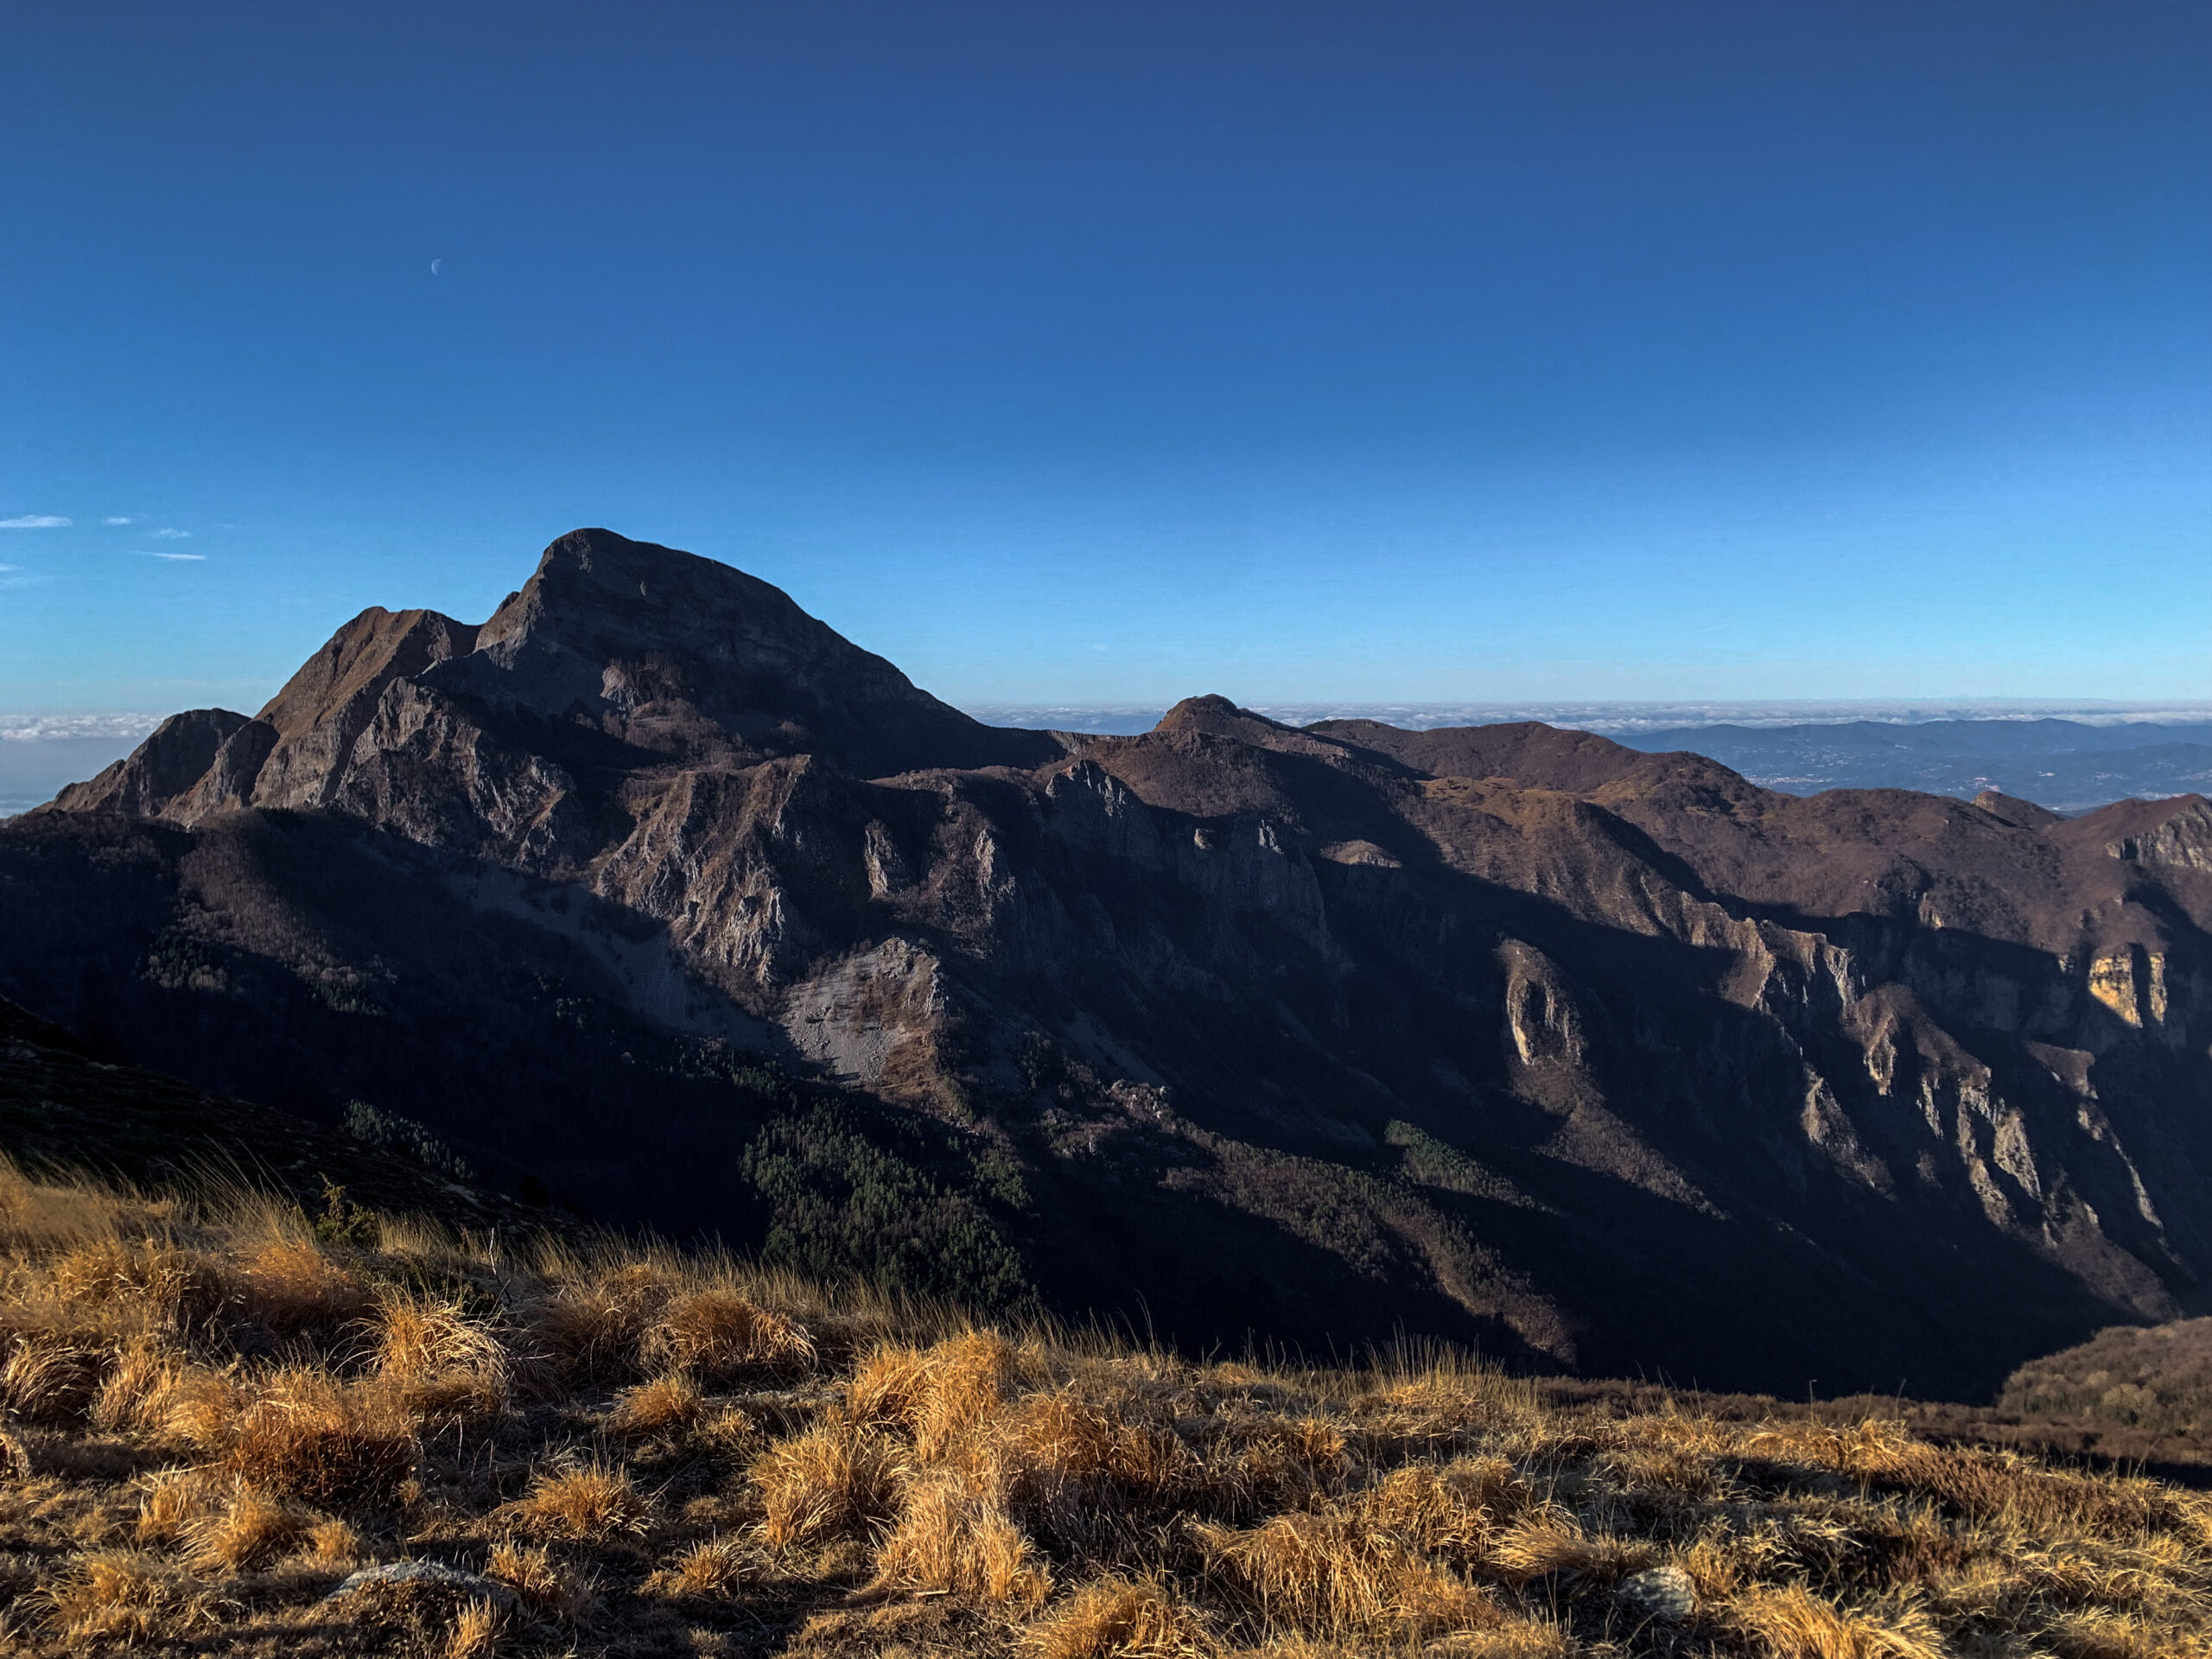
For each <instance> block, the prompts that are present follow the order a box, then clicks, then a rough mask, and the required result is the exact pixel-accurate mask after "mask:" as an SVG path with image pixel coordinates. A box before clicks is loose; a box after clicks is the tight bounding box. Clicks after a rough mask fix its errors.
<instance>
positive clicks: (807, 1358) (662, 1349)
mask: <svg viewBox="0 0 2212 1659" xmlns="http://www.w3.org/2000/svg"><path fill="white" fill-rule="evenodd" d="M642 1351H643V1353H644V1356H645V1358H646V1359H647V1360H648V1361H656V1362H658V1363H662V1364H665V1365H668V1366H670V1367H672V1368H673V1369H675V1370H680V1371H684V1372H688V1373H690V1375H691V1376H696V1377H697V1378H698V1379H699V1380H700V1381H702V1382H706V1383H728V1382H730V1381H732V1380H733V1379H734V1378H737V1377H740V1376H744V1375H746V1374H747V1373H748V1372H759V1373H760V1374H762V1375H764V1376H796V1375H798V1374H801V1373H804V1372H806V1371H810V1370H813V1369H814V1362H815V1354H814V1339H813V1338H811V1337H810V1336H809V1335H808V1334H807V1332H806V1331H805V1330H804V1327H802V1326H801V1325H799V1324H798V1322H797V1321H796V1320H793V1319H786V1318H785V1317H784V1316H783V1315H782V1314H780V1313H770V1312H768V1311H767V1310H766V1309H765V1308H761V1307H756V1306H753V1304H752V1303H751V1302H749V1301H747V1300H746V1299H745V1298H744V1297H742V1296H741V1295H739V1294H737V1293H736V1292H735V1291H733V1290H725V1289H721V1288H719V1287H712V1286H709V1287H708V1288H706V1289H703V1290H695V1291H690V1292H687V1293H685V1294H680V1295H677V1296H674V1297H672V1298H671V1299H670V1300H669V1301H668V1302H667V1303H666V1305H665V1306H663V1307H662V1309H661V1310H660V1313H659V1316H658V1318H657V1319H655V1320H654V1321H653V1323H652V1325H650V1326H648V1327H647V1328H646V1330H645V1334H644V1339H643V1344H642Z"/></svg>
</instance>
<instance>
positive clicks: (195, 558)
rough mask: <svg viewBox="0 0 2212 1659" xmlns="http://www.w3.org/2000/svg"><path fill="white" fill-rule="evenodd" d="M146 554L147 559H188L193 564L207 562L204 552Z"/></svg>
mask: <svg viewBox="0 0 2212 1659" xmlns="http://www.w3.org/2000/svg"><path fill="white" fill-rule="evenodd" d="M146 556H147V557H148V558H149V559H189V560H191V561H192V563H194V564H205V563H207V555H206V554H205V553H149V554H147V555H146Z"/></svg>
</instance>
